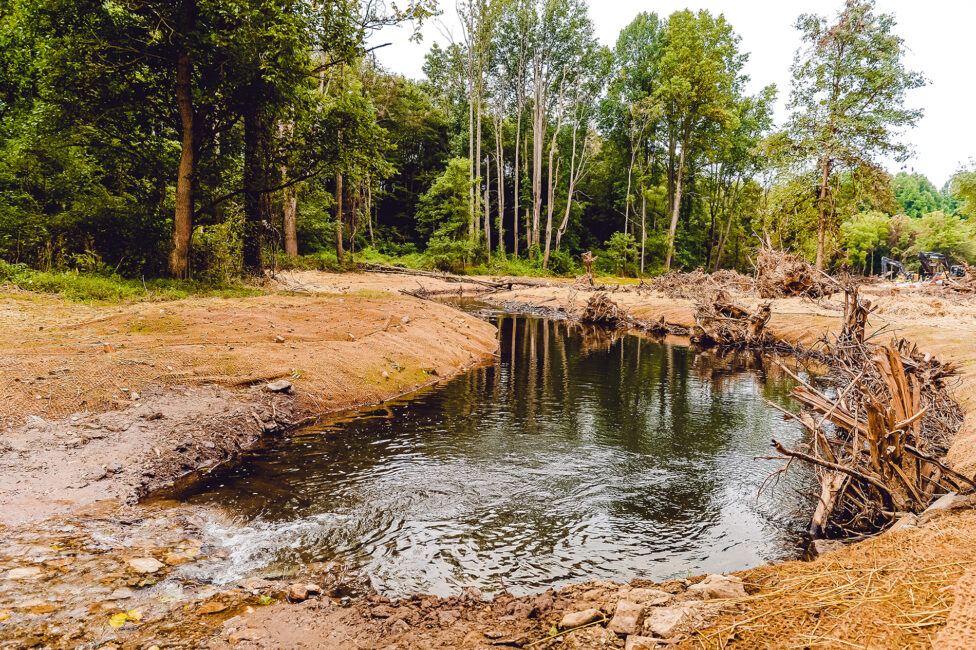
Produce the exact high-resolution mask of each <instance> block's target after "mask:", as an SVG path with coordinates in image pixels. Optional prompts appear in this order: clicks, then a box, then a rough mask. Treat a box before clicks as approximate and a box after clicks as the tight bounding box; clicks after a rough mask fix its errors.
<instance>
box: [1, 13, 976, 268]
mask: <svg viewBox="0 0 976 650" xmlns="http://www.w3.org/2000/svg"><path fill="white" fill-rule="evenodd" d="M438 10H444V11H452V12H453V11H455V10H456V11H458V12H459V15H460V18H461V22H462V25H463V32H462V33H461V34H460V38H459V39H458V42H455V43H453V44H451V45H449V46H446V47H442V46H439V45H436V44H435V45H432V46H431V47H430V49H429V53H428V55H427V59H426V64H425V67H424V71H425V74H426V78H425V79H421V80H412V79H405V78H403V77H401V76H398V75H396V74H393V73H391V72H389V71H387V70H384V69H383V68H382V67H380V66H379V65H378V64H377V62H376V60H375V58H374V55H373V52H372V51H371V50H370V48H369V46H368V45H367V43H368V42H374V41H377V42H381V41H382V38H378V39H377V38H373V36H374V35H375V33H376V32H377V31H378V30H381V29H382V28H384V27H386V26H390V25H394V24H399V23H408V24H411V25H413V26H414V28H415V29H419V26H420V25H421V24H422V23H423V22H424V21H425V20H430V19H432V17H433V16H435V15H436V12H437V11H438ZM591 10H592V8H591V7H590V6H589V4H588V3H587V2H585V0H463V1H460V2H458V4H457V6H456V7H455V6H450V7H444V6H442V7H440V8H438V7H437V6H436V4H435V3H434V1H433V0H413V2H412V3H411V4H409V5H408V6H405V7H404V6H399V7H398V6H396V5H392V4H390V5H389V6H385V5H384V4H383V3H382V2H378V1H377V0H329V1H325V2H316V3H311V2H304V1H302V0H180V1H174V0H0V51H2V57H0V258H2V259H3V260H6V262H7V263H8V264H7V268H9V267H10V265H11V264H25V265H28V266H30V267H33V268H40V269H73V270H79V271H84V272H93V273H105V274H119V275H122V276H130V277H138V276H149V277H153V276H163V275H171V276H174V277H179V278H184V277H194V278H197V279H207V280H217V281H220V280H225V279H227V278H229V277H233V276H239V275H250V274H255V273H261V272H263V271H264V270H266V269H269V268H278V267H281V266H317V267H324V268H337V267H342V266H346V267H348V266H349V265H350V264H352V263H354V262H355V261H359V260H363V259H365V260H387V261H397V262H400V263H406V264H410V265H419V266H425V267H436V268H441V269H447V270H455V271H492V272H521V273H532V272H551V273H559V274H566V273H574V272H577V271H578V259H579V254H580V253H581V252H583V251H586V250H592V251H593V252H594V253H595V254H596V255H597V256H598V262H597V265H598V269H599V270H600V271H602V272H607V273H619V274H628V275H635V274H652V273H660V272H662V271H664V270H667V269H673V268H681V269H691V268H695V267H704V268H705V269H707V270H713V269H718V268H737V269H739V270H743V271H748V270H749V268H750V266H751V259H753V258H754V255H755V251H756V249H757V248H758V247H759V246H761V245H764V244H765V245H770V246H773V247H775V248H778V249H782V250H789V251H793V252H797V253H799V254H801V255H803V256H805V257H807V258H808V259H809V260H810V261H811V262H815V263H816V264H817V266H818V267H821V268H824V269H832V270H841V269H847V270H851V271H854V272H861V273H871V272H876V271H877V270H878V268H879V266H880V257H881V256H882V255H887V256H890V257H895V258H900V259H904V260H906V261H910V260H911V258H912V256H913V255H914V253H916V252H917V251H919V250H934V251H940V252H943V253H946V254H947V255H949V256H950V257H951V258H952V259H953V261H955V262H962V261H966V262H976V229H974V224H976V166H970V168H964V169H961V170H960V171H959V172H958V173H957V174H956V175H955V176H954V177H953V178H952V179H951V181H950V182H949V183H948V184H946V186H945V187H942V188H936V187H935V186H933V184H932V183H931V182H930V181H929V180H928V179H927V178H926V177H925V176H924V175H921V174H908V173H905V172H899V173H897V175H895V176H892V175H890V173H889V172H888V171H886V167H890V166H891V165H892V164H895V165H897V164H899V163H901V162H904V161H907V160H908V159H909V156H910V153H911V150H910V146H909V145H908V142H910V129H911V127H912V126H913V125H914V124H915V123H916V122H917V121H918V120H919V119H920V117H921V115H922V112H921V109H919V108H917V107H914V106H913V104H912V96H911V91H912V90H913V89H914V88H918V87H920V86H922V85H924V84H925V83H926V80H925V77H924V75H923V73H922V72H920V71H912V70H908V69H906V67H905V65H904V62H903V57H904V52H905V49H906V44H905V43H904V42H903V41H902V40H901V39H900V38H899V36H898V35H897V25H896V23H895V19H894V17H893V16H891V15H887V14H884V13H880V12H878V11H877V9H876V7H875V6H874V2H873V1H872V0H847V1H846V3H843V4H842V5H841V6H839V7H838V11H837V12H836V13H835V14H834V15H830V16H817V15H801V16H799V17H798V19H797V22H796V28H797V32H796V36H797V53H796V58H795V61H794V62H793V64H792V76H793V81H792V87H791V88H775V87H773V86H769V87H766V88H763V89H762V90H761V91H759V92H758V93H755V94H749V93H748V92H746V87H747V82H748V79H747V77H746V76H745V74H744V72H743V69H744V65H745V63H746V61H747V58H748V53H747V52H745V51H744V50H743V49H742V47H741V43H740V39H739V37H738V36H737V35H736V32H735V29H734V26H733V25H730V24H729V23H728V22H727V21H726V20H725V18H724V17H723V16H722V15H712V14H710V13H709V12H707V11H693V10H684V11H679V12H675V13H673V14H671V15H670V16H663V15H658V14H655V13H641V14H639V15H637V16H636V17H635V18H634V20H633V21H632V22H631V23H630V24H629V25H628V26H627V27H626V28H624V29H623V30H622V31H621V32H620V35H619V37H618V39H617V42H616V44H615V45H614V46H613V47H606V46H604V45H601V44H600V43H599V42H598V41H597V39H596V38H595V36H594V30H593V23H592V21H591V18H590V12H591ZM418 33H419V32H418ZM780 93H785V94H786V95H785V96H788V115H787V116H786V119H785V120H784V121H783V123H782V124H774V121H773V104H774V102H775V100H776V97H777V95H778V94H780Z"/></svg>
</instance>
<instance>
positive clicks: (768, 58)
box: [372, 0, 976, 187]
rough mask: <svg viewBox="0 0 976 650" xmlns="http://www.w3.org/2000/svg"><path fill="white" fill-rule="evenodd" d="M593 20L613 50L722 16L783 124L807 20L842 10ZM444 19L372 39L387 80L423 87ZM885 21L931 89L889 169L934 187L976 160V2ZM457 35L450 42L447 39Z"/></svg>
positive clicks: (810, 1) (904, 2) (451, 10)
mask: <svg viewBox="0 0 976 650" xmlns="http://www.w3.org/2000/svg"><path fill="white" fill-rule="evenodd" d="M589 2H590V17H591V18H592V20H593V23H594V26H595V29H596V35H597V38H599V39H600V42H602V43H604V44H605V45H608V46H612V45H613V44H614V43H615V42H616V40H617V34H618V33H619V32H620V30H621V29H622V28H623V27H624V26H626V25H627V24H628V23H629V22H630V21H631V20H633V18H634V16H635V15H636V14H638V13H639V12H641V11H656V12H657V13H658V14H661V15H667V14H670V13H671V12H673V11H676V10H680V9H684V8H690V9H696V10H697V9H707V10H709V11H711V12H712V13H715V14H718V13H724V14H725V16H726V18H727V19H728V20H729V22H730V23H731V24H732V26H733V28H734V29H735V30H736V32H737V33H738V34H739V35H740V36H741V37H742V41H741V43H740V47H741V49H742V51H744V52H748V53H749V62H748V63H747V64H746V73H747V74H748V75H749V77H750V84H749V91H750V92H756V91H758V90H759V89H760V88H762V87H763V86H766V85H768V84H771V83H774V84H776V87H777V89H778V90H779V101H778V105H777V110H776V121H777V123H778V124H782V123H783V122H784V120H785V118H786V115H787V113H786V101H787V99H788V97H789V88H790V64H791V63H792V62H793V55H794V54H795V52H796V49H797V47H798V46H799V45H800V40H799V32H797V31H796V30H795V29H794V24H795V22H796V18H797V16H798V15H799V14H801V13H810V12H812V13H819V14H826V15H828V16H833V15H835V14H836V12H837V10H838V9H839V8H840V6H841V5H842V0H699V1H698V2H691V1H688V0H685V1H684V2H681V1H679V2H672V1H663V0H658V1H655V2H651V1H648V0H643V1H640V0H589ZM439 4H440V7H441V9H442V10H443V14H442V15H441V16H440V17H438V18H436V19H434V20H433V21H432V22H430V23H428V24H425V26H424V28H423V31H422V33H423V37H424V38H423V41H422V42H421V43H419V44H417V43H412V42H410V40H409V36H410V34H411V29H409V28H406V27H399V28H388V29H385V30H383V31H382V32H380V33H378V34H376V35H374V37H373V39H372V41H373V43H376V44H379V43H387V42H389V43H391V45H389V46H387V47H383V48H381V49H379V50H377V51H376V56H377V58H378V59H379V62H380V63H381V64H382V65H383V66H384V67H386V68H388V69H389V70H392V71H394V72H397V73H400V74H402V75H405V76H407V77H410V78H414V79H421V78H422V77H423V71H422V66H423V63H424V55H425V53H426V52H427V50H428V49H429V48H430V46H431V44H432V43H434V42H439V43H441V44H444V43H447V42H449V38H451V37H452V38H453V39H454V40H457V41H461V40H462V39H461V29H460V24H459V22H458V19H457V12H456V10H455V4H454V0H440V3H439ZM877 5H878V9H879V11H884V12H886V13H892V14H894V15H895V17H896V19H897V22H898V27H897V33H898V34H899V35H900V36H902V37H903V38H904V39H905V44H906V46H907V48H908V50H909V51H908V53H907V56H906V64H907V66H908V67H909V68H910V69H913V70H917V71H920V72H922V73H923V74H924V75H925V76H926V77H927V78H928V79H929V85H927V86H926V87H924V88H921V89H918V90H914V91H912V92H911V93H910V95H909V99H908V102H909V105H910V106H913V107H920V108H923V109H924V110H925V116H924V117H923V118H922V120H921V121H920V122H919V124H918V126H917V127H915V128H914V129H912V130H910V131H908V132H906V133H905V134H904V137H903V141H905V142H907V143H909V144H911V145H912V146H913V147H914V149H915V154H914V155H913V156H912V158H911V159H909V160H908V161H907V162H905V163H904V164H898V163H895V162H890V163H889V165H888V170H889V171H890V172H892V173H895V172H898V171H901V170H902V169H904V170H905V171H909V172H913V171H917V172H920V173H923V174H925V175H926V176H928V177H929V179H930V180H931V181H932V182H933V183H934V184H935V185H936V187H942V185H943V184H944V183H945V182H946V181H947V180H949V177H950V176H952V174H953V172H955V171H956V170H957V169H959V167H960V166H961V165H964V164H967V163H968V162H969V161H970V160H971V159H974V158H976V124H974V122H973V113H974V111H973V108H974V106H976V84H974V83H973V80H974V79H976V58H974V56H973V47H974V44H973V40H974V32H973V25H976V2H974V1H973V0H929V1H928V2H919V0H878V2H877ZM448 35H450V36H448Z"/></svg>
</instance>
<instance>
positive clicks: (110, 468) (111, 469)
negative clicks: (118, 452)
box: [105, 463, 122, 474]
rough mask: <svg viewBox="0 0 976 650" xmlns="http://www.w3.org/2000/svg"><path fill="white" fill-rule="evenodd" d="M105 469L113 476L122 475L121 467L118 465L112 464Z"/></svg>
mask: <svg viewBox="0 0 976 650" xmlns="http://www.w3.org/2000/svg"><path fill="white" fill-rule="evenodd" d="M105 469H106V470H108V471H109V472H112V473H113V474H121V473H122V466H121V465H119V464H118V463H112V464H111V465H109V466H108V467H106V468H105Z"/></svg>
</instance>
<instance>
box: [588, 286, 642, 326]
mask: <svg viewBox="0 0 976 650" xmlns="http://www.w3.org/2000/svg"><path fill="white" fill-rule="evenodd" d="M629 320H630V319H629V318H628V317H627V316H626V315H625V314H624V312H623V311H621V309H620V307H618V306H617V303H615V302H614V301H613V300H611V299H610V295H609V294H608V293H606V292H605V291H600V292H598V293H594V294H593V295H592V296H590V299H589V300H588V301H587V302H586V308H585V309H584V310H583V315H582V316H580V321H582V322H584V323H592V324H593V325H602V326H604V327H620V326H621V325H625V324H626V323H627V322H628V321H629Z"/></svg>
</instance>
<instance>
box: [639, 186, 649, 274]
mask: <svg viewBox="0 0 976 650" xmlns="http://www.w3.org/2000/svg"><path fill="white" fill-rule="evenodd" d="M646 246H647V197H646V196H644V192H641V267H640V269H641V270H640V272H641V274H642V275H643V273H644V249H645V247H646Z"/></svg>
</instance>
